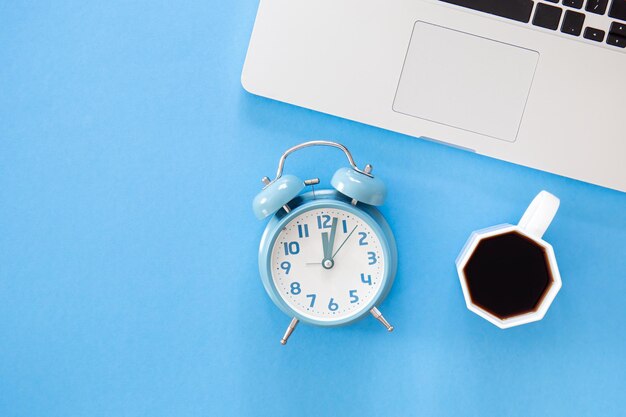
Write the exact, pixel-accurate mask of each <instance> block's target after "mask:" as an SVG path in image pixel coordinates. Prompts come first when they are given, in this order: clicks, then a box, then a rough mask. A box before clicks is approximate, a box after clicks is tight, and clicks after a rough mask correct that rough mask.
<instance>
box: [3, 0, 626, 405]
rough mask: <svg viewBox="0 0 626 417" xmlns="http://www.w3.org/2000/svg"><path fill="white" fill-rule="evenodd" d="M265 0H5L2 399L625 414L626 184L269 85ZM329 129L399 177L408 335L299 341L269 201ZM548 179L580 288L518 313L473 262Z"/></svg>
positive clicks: (319, 157)
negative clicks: (264, 187) (472, 303)
mask: <svg viewBox="0 0 626 417" xmlns="http://www.w3.org/2000/svg"><path fill="white" fill-rule="evenodd" d="M256 7H257V3H256V2H255V1H251V0H248V1H221V2H218V1H206V0H205V1H184V0H183V1H176V2H173V1H132V2H129V1H114V0H112V1H108V2H95V1H74V2H72V1H55V2H51V1H38V2H18V1H8V0H4V1H2V2H1V3H0V335H1V337H0V415H2V416H3V417H6V416H199V415H204V416H206V415H212V416H226V415H263V416H295V415H298V416H307V415H345V416H351V415H385V416H397V415H418V414H420V415H428V416H459V415H472V416H474V415H476V416H477V415H486V416H489V415H510V416H528V415H550V416H556V415H559V416H578V415H588V416H609V415H624V410H625V409H626V395H625V392H626V325H625V321H626V320H625V318H626V305H625V304H626V303H625V298H624V294H626V249H625V248H626V195H625V194H622V193H619V192H616V191H611V190H608V189H603V188H600V187H596V186H592V185H588V184H584V183H581V182H576V181H573V180H569V179H566V178H562V177H558V176H554V175H550V174H547V173H543V172H539V171H535V170H531V169H527V168H523V167H519V166H515V165H512V164H508V163H504V162H500V161H496V160H492V159H488V158H485V157H481V156H477V155H473V154H470V153H466V152H463V151H460V150H456V149H452V148H448V147H445V146H442V145H438V144H434V143H429V142H426V141H422V140H416V139H414V138H410V137H406V136H403V135H399V134H395V133H391V132H387V131H383V130H380V129H376V128H372V127H368V126H365V125H361V124H357V123H353V122H350V121H346V120H341V119H338V118H335V117H332V116H327V115H322V114H318V113H315V112H312V111H309V110H305V109H300V108H296V107H292V106H289V105H286V104H282V103H278V102H273V101H270V100H267V99H263V98H259V97H255V96H252V95H249V94H248V93H246V92H245V91H243V89H242V88H241V85H240V81H239V77H240V73H241V68H242V65H243V61H244V57H245V52H246V48H247V42H248V39H249V36H250V32H251V29H252V25H253V21H254V17H255V13H256ZM312 138H330V139H335V140H338V141H341V142H342V143H344V144H346V145H347V146H348V147H349V148H350V150H351V151H352V152H353V154H354V156H355V158H356V160H357V162H358V163H359V164H364V163H366V162H370V163H372V164H373V165H374V167H375V168H374V169H375V173H377V174H379V176H380V177H381V178H383V179H385V180H386V182H387V184H388V187H389V197H388V200H387V204H386V205H385V206H384V207H383V208H382V211H383V214H384V215H385V216H386V217H387V219H388V220H389V222H390V224H391V226H392V228H393V230H394V231H395V233H396V237H397V242H398V247H399V251H400V266H399V273H398V276H397V280H396V284H395V286H394V288H393V289H392V291H391V294H390V296H389V297H388V299H387V301H386V302H385V303H384V304H383V305H382V307H381V310H382V311H383V312H384V314H385V315H386V316H387V318H388V319H389V320H390V321H391V322H392V323H393V324H394V325H395V326H396V331H395V332H394V333H392V334H388V333H387V332H385V331H384V329H383V328H382V326H381V325H380V324H379V323H377V322H376V321H375V320H373V319H366V320H363V321H360V322H358V323H357V324H355V325H353V326H350V327H344V328H337V329H322V328H314V327H310V326H300V327H298V329H297V330H296V332H295V333H294V335H293V337H292V339H291V341H290V343H289V345H288V346H287V347H282V346H281V345H280V344H279V343H278V341H279V339H280V336H281V335H282V333H283V331H284V329H285V327H286V326H287V324H288V322H289V318H288V317H286V316H285V315H283V314H282V313H281V312H280V311H279V310H278V309H277V308H276V307H275V306H274V305H273V304H272V303H271V301H270V300H269V298H268V297H267V296H266V295H265V293H264V290H263V287H262V285H261V281H260V279H259V275H258V271H257V260H256V254H257V246H258V241H259V239H260V236H261V233H262V231H263V228H264V225H265V222H260V221H258V220H256V219H255V218H254V216H253V215H252V211H251V201H252V198H253V197H254V195H255V194H256V193H257V192H258V191H259V189H260V186H261V183H260V182H259V179H260V178H261V177H262V176H263V175H269V176H272V175H273V174H274V172H275V169H276V165H277V161H278V157H279V156H280V154H281V153H282V151H284V150H285V149H286V148H288V147H290V146H292V145H294V144H296V143H298V142H300V141H303V140H308V139H312ZM342 165H345V161H344V159H343V156H342V155H341V154H340V153H339V152H336V151H333V150H310V151H309V152H307V153H301V154H300V155H297V156H296V155H294V156H293V158H290V159H289V160H288V163H287V168H288V171H289V172H291V173H294V174H296V175H300V176H302V177H312V176H320V177H321V178H322V180H323V181H326V182H327V181H328V180H329V178H330V176H331V175H332V173H333V172H334V170H335V169H336V168H337V167H339V166H342ZM541 189H547V190H549V191H551V192H553V193H554V194H556V195H557V196H559V197H560V198H561V200H562V203H561V209H560V211H559V213H558V215H557V217H556V219H555V220H554V223H553V225H552V227H551V228H550V229H549V230H548V233H547V234H546V236H545V237H546V239H547V240H548V241H550V242H551V243H552V244H553V246H554V248H555V251H556V254H557V258H558V261H559V263H560V269H561V273H562V276H563V289H562V291H561V293H560V294H559V295H558V296H557V298H556V300H555V303H554V304H553V306H552V308H551V310H550V311H549V313H548V315H547V316H546V318H545V319H544V320H543V321H542V322H539V323H534V324H531V325H527V326H523V327H519V328H514V329H510V330H507V331H502V330H499V329H498V328H496V327H495V326H493V325H491V324H489V323H488V322H486V321H485V320H482V319H480V318H479V317H478V316H476V315H474V314H472V313H470V312H469V311H468V310H467V309H466V307H465V305H464V302H463V297H462V293H461V289H460V285H459V283H458V278H457V276H456V273H455V267H454V260H455V257H456V256H457V254H458V252H459V250H460V249H461V247H462V246H463V244H464V242H465V240H466V238H467V237H468V235H469V233H470V232H471V231H472V230H475V229H479V228H483V227H486V226H490V225H493V224H497V223H502V222H516V221H517V220H518V219H519V217H520V216H521V214H522V212H523V210H524V208H525V207H526V206H527V204H528V203H529V202H530V201H531V199H532V198H533V196H534V195H535V194H536V193H537V192H538V191H539V190H541Z"/></svg>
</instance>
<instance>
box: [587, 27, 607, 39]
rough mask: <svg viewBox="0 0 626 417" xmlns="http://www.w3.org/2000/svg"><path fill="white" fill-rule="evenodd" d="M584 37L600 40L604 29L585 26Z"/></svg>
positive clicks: (602, 37)
mask: <svg viewBox="0 0 626 417" xmlns="http://www.w3.org/2000/svg"><path fill="white" fill-rule="evenodd" d="M583 36H584V37H585V39H589V40H591V41H596V42H602V41H603V40H604V31H603V30H600V29H596V28H592V27H587V28H585V32H584V33H583Z"/></svg>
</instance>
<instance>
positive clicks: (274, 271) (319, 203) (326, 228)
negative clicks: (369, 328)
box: [252, 141, 398, 345]
mask: <svg viewBox="0 0 626 417" xmlns="http://www.w3.org/2000/svg"><path fill="white" fill-rule="evenodd" d="M310 146H330V147H334V148H338V149H340V150H342V151H343V152H344V154H345V155H346V157H347V158H348V162H349V163H350V166H349V167H345V168H340V169H339V170H337V172H335V174H334V175H333V177H332V180H331V185H332V186H333V188H334V190H321V191H320V190H315V189H314V188H313V187H314V186H315V185H316V184H319V182H320V181H319V179H318V178H314V179H308V180H305V181H302V180H301V179H299V178H297V177H295V176H293V175H283V167H284V164H285V159H286V158H287V156H289V155H290V154H291V153H293V152H295V151H297V150H300V149H303V148H307V147H310ZM262 181H263V183H264V184H265V187H264V188H263V190H262V191H261V192H260V193H259V194H258V195H257V196H256V197H255V198H254V201H253V204H252V207H253V210H254V214H255V215H256V217H257V218H259V219H264V218H266V217H268V216H272V218H271V220H270V221H269V223H268V225H267V227H266V228H265V232H264V233H263V237H262V238H261V244H260V248H259V272H260V274H261V279H262V281H263V286H264V287H265V290H266V291H267V293H268V295H269V296H270V298H271V299H272V301H273V302H274V303H275V304H276V306H278V308H280V309H281V310H282V311H283V312H284V313H285V314H287V315H288V316H290V317H292V320H291V323H290V324H289V326H288V328H287V331H286V332H285V334H284V336H283V338H282V339H281V343H282V344H283V345H284V344H286V343H287V339H288V338H289V336H290V335H291V334H292V332H293V331H294V329H295V327H296V325H297V324H298V322H300V321H303V322H305V323H309V324H313V325H317V326H327V327H330V326H340V325H346V324H350V323H353V322H354V321H356V320H358V319H360V318H362V317H363V316H365V315H367V314H368V313H371V314H372V315H373V316H374V317H375V318H376V319H378V320H379V321H380V322H381V323H382V324H383V325H384V326H385V327H386V328H387V330H388V331H392V330H393V326H391V325H390V324H389V323H388V322H387V320H385V318H384V317H383V315H382V314H381V313H380V311H379V310H378V308H377V307H378V306H379V305H380V303H382V302H383V300H384V299H385V297H386V295H387V293H388V292H389V290H390V289H391V286H392V284H393V280H394V277H395V274H396V270H397V263H398V256H397V251H396V244H395V239H394V237H393V233H392V232H391V229H390V228H389V225H388V224H387V222H386V221H385V219H384V217H383V216H382V215H381V214H380V212H379V211H378V210H377V209H376V208H375V207H374V206H380V205H382V204H383V202H384V200H385V196H386V188H385V185H384V183H383V182H382V181H381V180H380V179H378V178H375V177H374V176H373V175H372V166H371V165H366V166H365V167H364V168H363V169H362V170H361V169H359V168H358V167H357V166H356V164H355V162H354V159H353V158H352V155H351V154H350V152H349V151H348V149H347V148H346V147H345V146H343V145H341V144H339V143H335V142H329V141H311V142H305V143H302V144H300V145H297V146H294V147H293V148H291V149H288V150H287V151H286V152H285V153H284V154H283V155H282V156H281V158H280V161H279V164H278V171H277V173H276V177H275V178H274V179H273V180H270V179H269V178H268V177H264V178H263V180H262ZM306 187H312V190H311V191H308V192H304V193H302V191H303V190H304V189H305V188H306Z"/></svg>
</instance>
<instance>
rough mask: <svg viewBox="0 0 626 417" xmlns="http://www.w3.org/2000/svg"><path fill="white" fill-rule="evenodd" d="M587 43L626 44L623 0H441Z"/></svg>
mask: <svg viewBox="0 0 626 417" xmlns="http://www.w3.org/2000/svg"><path fill="white" fill-rule="evenodd" d="M440 1H443V2H445V3H450V4H454V5H456V6H461V7H466V8H469V9H472V10H476V11H479V12H483V13H489V14H492V15H495V16H499V17H503V18H505V19H511V20H515V21H517V22H521V23H527V24H528V25H529V26H530V25H532V26H536V27H538V28H542V29H546V30H551V31H555V32H556V31H558V32H560V33H563V34H565V35H568V36H572V37H577V38H580V39H585V40H586V41H588V42H590V43H596V44H601V43H603V44H606V45H610V46H611V47H615V48H621V49H624V48H626V0H543V1H532V0H440Z"/></svg>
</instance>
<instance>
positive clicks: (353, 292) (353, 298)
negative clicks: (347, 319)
mask: <svg viewBox="0 0 626 417" xmlns="http://www.w3.org/2000/svg"><path fill="white" fill-rule="evenodd" d="M358 302H359V296H358V295H356V290H350V304H354V303H358Z"/></svg>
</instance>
